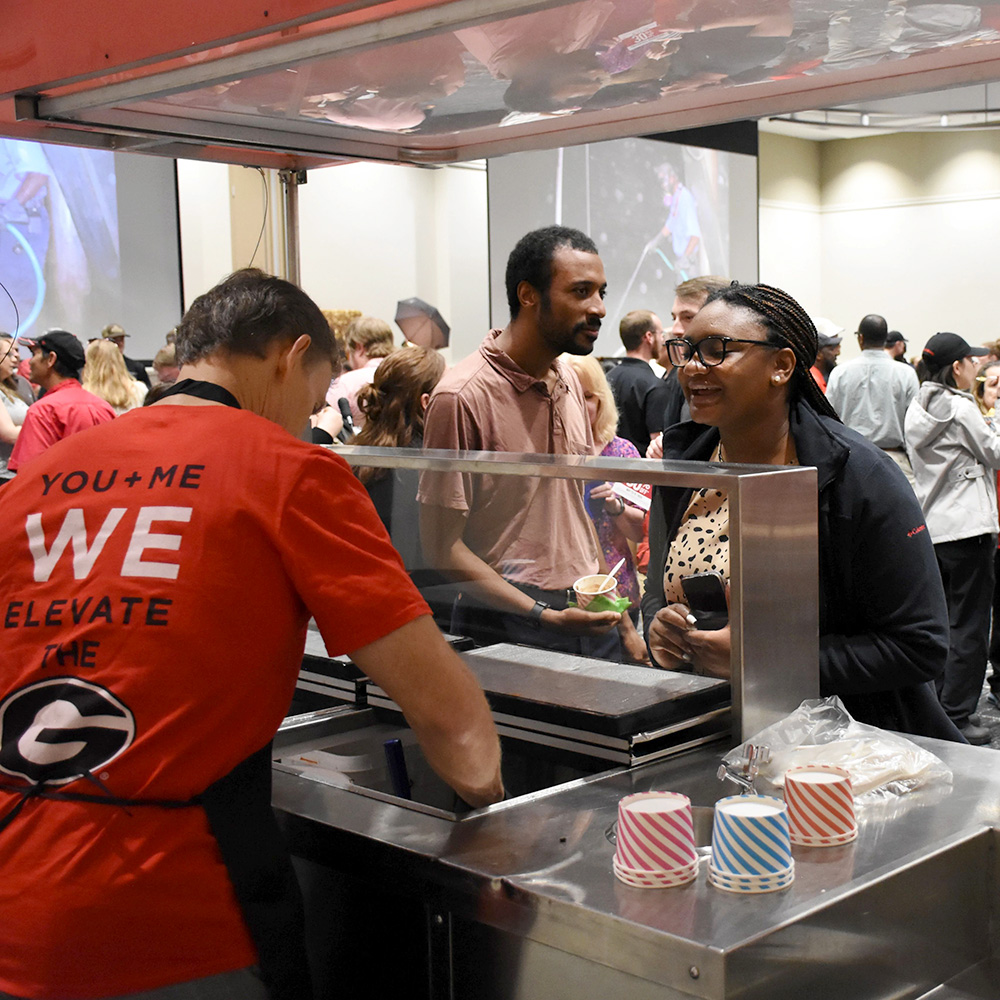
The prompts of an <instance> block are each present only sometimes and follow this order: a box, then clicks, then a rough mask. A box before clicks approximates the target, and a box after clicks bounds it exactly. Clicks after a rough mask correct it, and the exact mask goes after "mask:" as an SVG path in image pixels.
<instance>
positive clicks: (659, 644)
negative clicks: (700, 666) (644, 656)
mask: <svg viewBox="0 0 1000 1000" xmlns="http://www.w3.org/2000/svg"><path fill="white" fill-rule="evenodd" d="M689 614H691V610H690V609H689V608H688V607H687V606H686V605H683V604H668V605H667V606H666V607H665V608H660V610H659V611H657V612H656V617H655V618H653V621H652V622H651V623H650V626H649V648H650V651H651V652H652V654H653V661H654V662H655V663H656V664H657V665H658V666H661V667H665V668H666V669H668V670H676V669H677V668H678V667H682V666H684V665H685V664H689V663H690V662H691V649H690V647H689V646H688V641H687V637H688V632H690V631H691V625H690V624H689V623H688V620H687V618H688V615H689Z"/></svg>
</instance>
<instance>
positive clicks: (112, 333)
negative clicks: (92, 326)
mask: <svg viewBox="0 0 1000 1000" xmlns="http://www.w3.org/2000/svg"><path fill="white" fill-rule="evenodd" d="M101 336H102V337H103V338H104V339H105V340H111V341H114V343H115V344H117V345H118V350H119V351H121V352H122V359H123V360H124V362H125V367H126V368H127V369H128V371H129V374H130V375H131V376H132V378H134V379H136V380H137V381H139V382H141V383H142V384H143V385H144V386H145V387H146V388H147V389H150V388H152V386H151V385H150V383H149V374H148V373H147V372H146V366H145V365H144V364H143V363H142V362H141V361H136V360H135V359H134V358H130V357H129V356H128V355H127V354H126V353H125V338H126V337H127V336H128V334H127V333H126V332H125V330H124V328H123V327H120V326H119V325H118V324H117V323H109V324H108V325H107V326H106V327H105V328H104V329H103V330H101Z"/></svg>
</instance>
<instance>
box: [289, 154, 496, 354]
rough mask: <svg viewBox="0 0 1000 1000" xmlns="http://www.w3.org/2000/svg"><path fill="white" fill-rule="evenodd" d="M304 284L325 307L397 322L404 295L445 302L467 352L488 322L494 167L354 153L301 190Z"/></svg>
mask: <svg viewBox="0 0 1000 1000" xmlns="http://www.w3.org/2000/svg"><path fill="white" fill-rule="evenodd" d="M299 211H300V231H301V241H300V247H301V262H302V287H303V289H305V291H306V292H308V293H309V295H311V296H312V297H313V298H314V299H315V300H316V302H317V303H318V304H319V306H320V308H322V309H360V310H361V311H362V312H364V313H366V314H368V315H373V316H379V317H381V318H382V319H385V320H388V321H389V322H392V320H393V317H394V316H395V313H396V302H397V301H398V300H399V299H405V298H409V297H410V296H413V295H415V296H418V297H419V298H422V299H424V300H425V301H427V302H429V303H431V304H432V305H435V306H437V308H438V310H439V311H440V312H441V314H442V316H443V317H444V318H445V320H446V321H447V322H448V324H449V325H450V326H451V328H452V342H451V343H452V346H451V352H450V353H451V355H452V356H453V357H454V358H455V359H456V360H457V359H458V358H461V357H464V356H465V355H466V354H468V353H469V352H470V351H471V350H473V349H474V348H475V346H476V345H477V344H478V343H479V341H480V340H482V338H483V337H484V336H485V334H486V331H487V329H488V326H489V276H488V262H487V232H486V172H485V170H484V169H483V168H481V167H480V166H478V165H468V166H461V167H458V166H456V167H444V168H442V169H438V170H422V169H415V168H408V167H400V166H391V165H384V164H374V163H352V164H347V165H345V166H339V167H328V168H326V169H323V170H315V171H312V172H311V173H310V174H309V181H308V183H307V184H306V186H305V187H303V188H301V189H300V192H299Z"/></svg>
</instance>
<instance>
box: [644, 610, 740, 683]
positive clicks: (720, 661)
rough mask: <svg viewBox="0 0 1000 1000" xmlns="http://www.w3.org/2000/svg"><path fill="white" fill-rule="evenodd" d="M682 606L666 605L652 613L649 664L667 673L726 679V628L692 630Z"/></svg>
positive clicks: (728, 648)
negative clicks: (683, 670)
mask: <svg viewBox="0 0 1000 1000" xmlns="http://www.w3.org/2000/svg"><path fill="white" fill-rule="evenodd" d="M690 614H691V609H690V608H688V607H687V606H686V605H684V604H669V605H667V607H665V608H661V609H660V610H659V611H657V612H656V617H655V618H654V619H653V621H652V624H651V625H650V626H649V648H650V649H651V650H652V653H653V660H654V661H655V662H656V663H657V664H658V665H659V666H661V667H665V668H666V669H667V670H677V669H679V668H683V667H685V666H689V667H692V668H693V669H694V671H695V673H698V674H704V675H705V676H706V677H721V678H724V679H728V678H729V675H730V647H731V642H732V640H731V637H730V632H729V626H728V625H727V626H726V627H725V628H721V629H716V630H714V631H711V632H709V631H705V630H703V629H697V628H695V627H694V626H693V625H692V623H691V622H690V621H688V616H689V615H690Z"/></svg>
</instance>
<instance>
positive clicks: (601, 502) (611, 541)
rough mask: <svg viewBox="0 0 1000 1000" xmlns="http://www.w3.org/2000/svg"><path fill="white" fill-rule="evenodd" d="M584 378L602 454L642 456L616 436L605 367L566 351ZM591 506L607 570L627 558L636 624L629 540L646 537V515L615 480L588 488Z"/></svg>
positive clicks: (622, 577)
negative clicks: (619, 491)
mask: <svg viewBox="0 0 1000 1000" xmlns="http://www.w3.org/2000/svg"><path fill="white" fill-rule="evenodd" d="M563 360H565V361H568V362H569V363H570V364H571V365H572V366H573V370H574V371H575V372H576V374H577V375H578V376H579V378H580V383H581V384H582V386H583V394H584V397H585V399H586V400H587V413H588V414H589V416H590V425H591V427H592V428H593V431H594V452H595V454H599V455H600V456H601V457H602V458H639V457H641V456H640V455H639V452H638V451H636V449H635V445H633V444H632V442H631V441H627V440H625V438H620V437H616V436H615V431H616V430H617V428H618V410H617V408H616V407H615V398H614V396H613V395H612V394H611V386H609V385H608V380H607V379H606V378H605V376H604V370H603V369H602V368H601V366H600V364H599V363H598V362H597V361H596V360H595V359H594V358H592V357H577V356H575V355H564V357H563ZM587 510H588V512H589V513H590V516H591V518H592V519H593V521H594V525H595V526H596V528H597V537H598V538H599V539H600V542H601V548H602V549H603V550H604V558H605V559H606V560H607V563H608V569H613V568H614V566H616V565H617V563H618V561H619V560H620V559H621V558H622V557H624V559H625V565H624V566H622V568H621V569H620V570H619V571H618V574H617V577H618V593H619V595H620V596H622V597H627V598H628V599H629V600H630V601H631V602H632V606H631V607H630V608H629V615H630V617H631V618H632V621H633V622H636V623H637V622H638V620H639V579H638V575H637V573H636V568H635V556H634V555H633V552H632V549H631V547H630V546H629V542H630V541H631V542H636V543H637V542H639V541H641V540H642V522H643V519H644V517H645V513H644V511H643V510H642V508H641V507H637V506H636V505H635V504H633V503H631V502H630V501H629V500H625V499H623V498H622V497H620V496H619V495H618V494H617V493H615V492H614V489H613V486H612V484H611V483H594V484H592V485H591V488H590V489H589V490H588V492H587Z"/></svg>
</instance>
